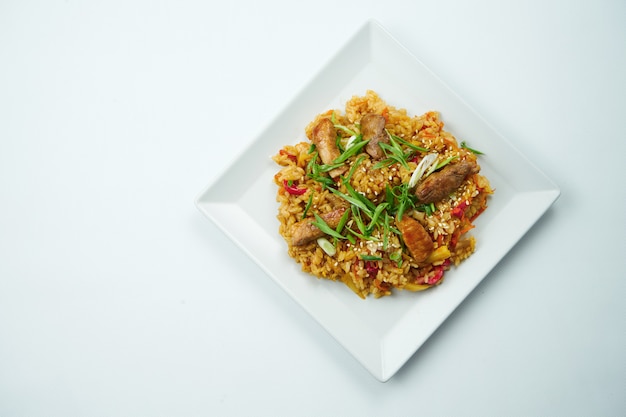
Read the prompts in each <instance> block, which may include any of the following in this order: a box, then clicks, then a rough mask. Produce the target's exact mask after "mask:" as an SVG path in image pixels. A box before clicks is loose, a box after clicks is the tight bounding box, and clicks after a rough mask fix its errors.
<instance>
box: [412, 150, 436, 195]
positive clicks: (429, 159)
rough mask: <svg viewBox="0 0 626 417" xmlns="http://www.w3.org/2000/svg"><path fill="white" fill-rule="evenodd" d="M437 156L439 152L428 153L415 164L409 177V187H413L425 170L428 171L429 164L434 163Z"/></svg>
mask: <svg viewBox="0 0 626 417" xmlns="http://www.w3.org/2000/svg"><path fill="white" fill-rule="evenodd" d="M438 156H439V154H438V153H436V152H434V153H429V154H428V155H426V156H425V157H423V158H422V160H421V161H420V162H419V164H417V168H415V171H413V174H411V179H409V187H415V186H416V185H417V183H418V182H419V180H421V179H422V177H423V176H424V174H425V173H426V171H428V170H429V168H430V167H431V166H433V165H436V164H435V162H436V161H437V157H438Z"/></svg>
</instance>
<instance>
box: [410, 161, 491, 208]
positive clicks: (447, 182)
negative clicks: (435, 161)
mask: <svg viewBox="0 0 626 417" xmlns="http://www.w3.org/2000/svg"><path fill="white" fill-rule="evenodd" d="M479 170H480V167H479V166H478V164H476V163H475V162H470V161H466V160H463V161H460V162H458V163H456V164H450V165H447V166H445V167H444V168H443V169H442V170H441V171H437V172H434V173H432V174H431V175H429V176H428V177H427V178H426V179H425V180H424V181H422V182H421V183H420V184H418V185H417V187H416V188H415V195H416V196H417V199H418V200H419V202H420V203H423V204H430V203H435V202H437V201H439V200H442V199H443V198H445V197H447V196H449V195H450V194H451V193H452V192H454V191H455V190H456V189H457V188H459V187H460V186H461V184H462V183H463V181H465V179H466V178H467V177H468V176H470V175H471V174H476V173H478V171H479Z"/></svg>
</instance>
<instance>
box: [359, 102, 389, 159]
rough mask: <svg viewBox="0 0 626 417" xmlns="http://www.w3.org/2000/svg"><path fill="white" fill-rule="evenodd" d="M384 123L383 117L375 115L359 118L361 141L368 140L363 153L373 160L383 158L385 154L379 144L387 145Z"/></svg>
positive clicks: (370, 114) (369, 114)
mask: <svg viewBox="0 0 626 417" xmlns="http://www.w3.org/2000/svg"><path fill="white" fill-rule="evenodd" d="M386 122H387V121H386V120H385V118H384V117H383V116H381V115H380V114H375V113H368V114H366V115H365V116H363V117H362V118H361V133H362V134H363V140H369V143H368V144H367V145H365V151H366V152H367V153H368V154H369V155H370V156H371V157H372V158H373V159H382V158H384V157H385V153H384V151H383V149H382V148H381V147H380V145H379V143H381V142H382V143H389V136H388V135H387V132H385V123H386Z"/></svg>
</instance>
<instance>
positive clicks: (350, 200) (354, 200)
mask: <svg viewBox="0 0 626 417" xmlns="http://www.w3.org/2000/svg"><path fill="white" fill-rule="evenodd" d="M329 190H330V192H332V193H333V194H335V195H337V196H339V197H341V198H343V199H344V200H346V201H347V202H348V203H350V204H352V205H353V206H356V207H358V208H360V209H362V210H364V211H365V212H369V211H370V210H369V208H368V207H367V206H366V205H365V204H364V203H363V201H361V200H360V199H359V198H354V197H352V196H349V195H347V194H344V193H342V192H341V191H338V190H335V189H333V188H329ZM368 201H369V200H368Z"/></svg>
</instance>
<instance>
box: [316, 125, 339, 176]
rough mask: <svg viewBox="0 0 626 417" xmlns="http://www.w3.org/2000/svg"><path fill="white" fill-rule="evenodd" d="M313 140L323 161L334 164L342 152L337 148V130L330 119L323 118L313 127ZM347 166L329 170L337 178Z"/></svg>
mask: <svg viewBox="0 0 626 417" xmlns="http://www.w3.org/2000/svg"><path fill="white" fill-rule="evenodd" d="M311 136H312V137H311V140H312V141H313V143H315V146H316V147H317V150H318V152H319V155H320V158H322V162H323V163H325V164H332V163H333V161H334V160H335V159H337V158H338V157H339V155H341V154H340V152H339V149H338V148H337V143H336V139H337V131H336V130H335V126H334V125H333V122H331V121H330V119H322V120H320V121H319V122H318V123H317V125H315V127H314V128H313V133H312V135H311ZM346 169H347V168H346V167H339V168H335V169H333V170H332V171H330V172H329V174H330V176H331V177H332V178H335V177H337V176H339V175H341V174H343V173H344V172H345V171H346Z"/></svg>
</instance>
